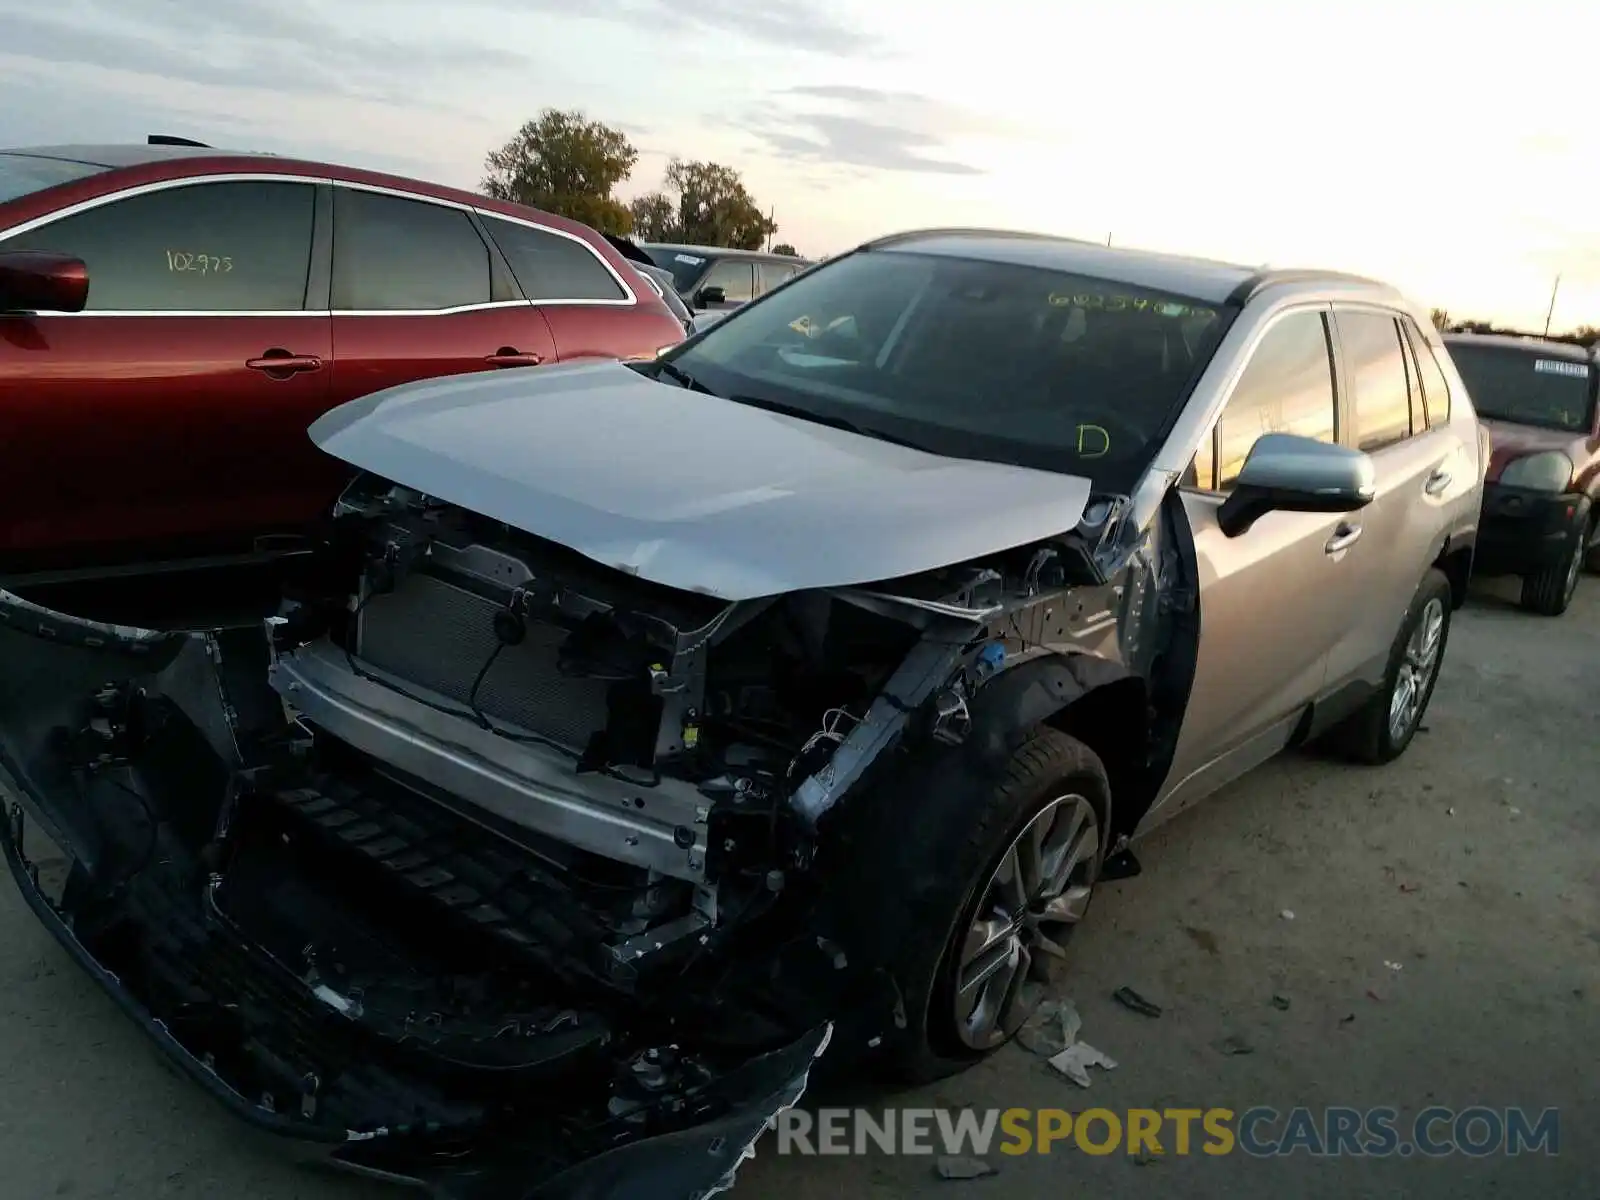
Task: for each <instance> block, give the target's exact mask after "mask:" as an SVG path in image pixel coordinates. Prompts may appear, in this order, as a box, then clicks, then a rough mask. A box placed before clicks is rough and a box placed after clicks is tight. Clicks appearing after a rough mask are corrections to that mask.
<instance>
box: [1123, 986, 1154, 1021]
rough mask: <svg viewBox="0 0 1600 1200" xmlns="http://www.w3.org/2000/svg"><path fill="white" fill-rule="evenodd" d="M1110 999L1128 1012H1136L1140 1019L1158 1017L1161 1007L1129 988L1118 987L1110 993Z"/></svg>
mask: <svg viewBox="0 0 1600 1200" xmlns="http://www.w3.org/2000/svg"><path fill="white" fill-rule="evenodd" d="M1111 998H1112V999H1113V1000H1115V1001H1116V1002H1117V1003H1118V1004H1120V1005H1122V1007H1123V1008H1125V1009H1127V1010H1128V1011H1129V1012H1136V1013H1138V1014H1139V1015H1140V1016H1141V1017H1159V1016H1160V1015H1161V1006H1160V1005H1159V1004H1156V1003H1154V1002H1153V1001H1150V1000H1146V999H1145V998H1144V997H1143V996H1141V995H1139V993H1138V992H1136V991H1134V990H1133V989H1132V988H1131V987H1119V988H1118V989H1117V990H1116V991H1114V992H1112V993H1111Z"/></svg>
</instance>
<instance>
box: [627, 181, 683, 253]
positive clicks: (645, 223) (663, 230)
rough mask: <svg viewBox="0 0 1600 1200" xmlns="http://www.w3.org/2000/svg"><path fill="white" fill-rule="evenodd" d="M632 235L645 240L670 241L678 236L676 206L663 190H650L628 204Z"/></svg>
mask: <svg viewBox="0 0 1600 1200" xmlns="http://www.w3.org/2000/svg"><path fill="white" fill-rule="evenodd" d="M628 213H629V215H630V216H631V217H632V218H633V232H634V235H635V236H636V237H638V238H640V239H642V240H644V241H646V242H672V241H676V240H677V238H678V212H677V206H676V205H674V204H673V203H672V197H670V196H668V195H666V194H665V193H664V192H650V193H648V194H646V195H643V196H640V197H639V198H638V199H637V200H635V201H634V202H633V203H632V204H630V205H628Z"/></svg>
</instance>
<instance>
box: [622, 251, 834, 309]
mask: <svg viewBox="0 0 1600 1200" xmlns="http://www.w3.org/2000/svg"><path fill="white" fill-rule="evenodd" d="M640 244H641V245H642V246H643V247H644V251H645V253H647V254H648V255H649V256H650V257H651V258H652V259H653V260H654V261H655V263H656V265H657V266H659V267H662V268H664V269H666V270H668V271H671V272H672V277H673V279H674V281H675V282H676V284H677V288H678V294H679V295H681V296H682V297H683V298H684V299H685V300H687V301H688V302H689V307H690V308H692V309H694V310H695V311H696V312H703V311H709V312H722V311H727V310H729V309H734V308H738V307H739V306H740V305H741V304H748V303H749V302H750V301H751V300H754V299H755V298H756V297H757V296H764V295H766V294H767V293H768V292H770V291H771V290H772V289H773V288H775V287H777V286H778V285H779V284H780V283H783V282H785V281H786V280H789V279H792V278H793V277H794V276H796V275H798V274H799V273H800V272H801V271H804V270H805V269H806V268H807V267H809V266H810V265H811V263H810V262H809V261H808V260H807V259H804V258H791V257H789V256H788V255H787V254H768V253H766V252H764V251H761V250H731V249H729V248H727V247H726V246H684V245H676V244H670V243H666V242H642V243H640Z"/></svg>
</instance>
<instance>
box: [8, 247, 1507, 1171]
mask: <svg viewBox="0 0 1600 1200" xmlns="http://www.w3.org/2000/svg"><path fill="white" fill-rule="evenodd" d="M311 435H312V437H313V439H314V440H315V441H316V442H317V443H318V444H319V445H320V446H321V447H322V448H323V449H324V450H325V451H327V452H328V453H330V454H332V455H334V456H336V457H338V458H340V459H343V460H344V461H345V462H347V463H349V464H351V465H353V466H354V467H356V468H359V469H360V470H361V471H362V472H363V474H362V475H361V476H360V478H359V479H358V480H357V481H356V483H354V484H353V485H352V486H351V488H350V490H349V491H348V492H347V493H346V495H345V496H344V498H343V499H342V500H341V502H340V505H339V510H338V514H337V521H336V524H337V526H338V529H339V532H338V534H337V536H336V537H335V539H334V541H333V544H331V545H330V547H329V548H328V552H327V555H326V561H325V562H324V563H323V564H322V569H321V570H320V572H313V573H311V574H309V575H308V576H307V579H310V580H312V581H313V582H312V583H309V584H308V583H307V582H306V581H305V580H302V582H301V587H300V592H299V595H298V597H297V598H296V599H295V601H294V602H292V603H288V604H286V605H285V606H284V608H283V610H282V611H281V612H280V613H279V614H278V615H277V616H275V617H274V618H272V619H271V620H270V621H269V623H268V630H267V638H266V639H265V643H264V644H263V639H262V638H261V636H260V632H259V631H249V630H246V631H243V632H240V631H223V632H215V631H213V632H207V633H203V634H201V633H195V634H189V633H153V632H148V631H141V630H136V629H128V628H125V627H117V626H110V625H103V624H96V623H93V622H89V621H84V620H81V619H76V618H72V617H67V616H63V615H62V614H59V613H53V612H49V611H46V610H43V609H40V608H38V607H35V606H32V605H29V604H27V603H26V602H25V601H22V600H20V599H17V598H15V597H5V596H3V595H0V761H3V763H4V766H5V767H6V769H7V770H8V771H9V772H10V774H11V775H12V776H13V778H14V781H15V786H16V788H17V790H18V791H19V792H20V793H21V794H22V795H23V796H24V797H25V798H26V802H27V804H28V806H29V808H30V809H31V810H32V811H33V813H34V814H35V816H36V817H38V818H39V820H40V823H41V824H42V825H43V826H44V828H45V829H46V830H47V832H48V833H49V834H50V836H51V838H52V839H53V840H55V841H56V842H57V844H58V845H59V846H60V848H61V850H62V851H63V852H64V853H65V854H66V856H67V857H68V858H69V859H70V860H71V861H72V862H73V864H74V866H73V868H72V872H71V876H70V880H69V883H68V885H67V887H66V889H65V891H64V892H63V893H61V895H60V896H59V897H58V896H54V895H49V894H47V893H46V892H45V891H44V890H43V889H42V888H41V886H40V882H39V877H38V875H37V873H36V872H34V871H33V870H32V869H31V868H30V866H29V864H28V860H27V857H26V855H25V847H24V846H23V844H22V831H23V819H22V815H21V810H17V812H16V814H15V815H14V816H13V820H12V823H11V829H10V834H11V836H10V837H9V838H8V839H7V855H8V859H9V861H10V863H11V866H12V869H13V871H14V873H15V875H16V877H17V881H18V883H19V885H20V886H21V888H22V890H23V893H24V895H25V897H26V898H27V900H28V902H29V903H30V905H31V906H32V907H33V909H34V910H35V912H36V913H37V914H38V915H39V916H40V918H41V920H43V921H44V922H45V924H46V925H47V926H48V927H49V928H50V929H51V931H52V932H53V933H54V934H55V936H56V937H57V938H59V939H60V940H61V941H62V943H63V944H64V945H66V946H67V947H68V949H69V950H70V951H71V953H72V954H73V955H74V956H76V957H77V958H78V959H79V961H80V962H81V963H82V964H83V965H84V966H85V967H86V968H87V969H88V970H89V971H90V972H91V973H92V974H93V975H94V977H95V978H96V979H97V980H98V981H99V982H100V983H101V985H102V986H104V987H105V988H106V989H107V990H108V991H110V992H111V993H112V994H113V995H114V996H116V997H117V998H118V1000H119V1001H120V1002H121V1004H122V1005H123V1007H124V1008H126V1009H127V1010H128V1011H129V1012H130V1013H131V1014H132V1015H133V1016H134V1017H135V1018H136V1019H137V1020H138V1021H140V1022H141V1023H142V1024H144V1025H145V1027H146V1028H147V1029H148V1030H149V1031H150V1032H151V1034H152V1036H154V1037H155V1038H156V1039H157V1041H158V1042H159V1043H160V1044H161V1046H162V1048H163V1049H164V1050H165V1052H166V1053H167V1054H168V1055H169V1056H170V1057H171V1058H172V1060H173V1061H174V1062H176V1063H177V1064H179V1065H180V1066H181V1067H183V1068H184V1069H186V1070H187V1071H188V1072H189V1073H190V1074H191V1075H193V1076H194V1077H195V1078H196V1079H197V1080H198V1081H199V1082H200V1083H201V1084H202V1085H203V1086H205V1087H206V1088H207V1089H208V1090H210V1091H212V1092H213V1093H215V1094H217V1095H218V1096H219V1097H221V1098H222V1099H223V1100H224V1101H226V1102H227V1103H228V1104H230V1105H231V1106H232V1107H233V1108H234V1109H235V1110H236V1111H237V1112H239V1113H240V1114H241V1115H244V1116H245V1117H247V1118H249V1119H250V1120H252V1121H254V1122H256V1123H257V1124H259V1125H261V1126H263V1127H266V1128H268V1129H271V1130H273V1131H275V1132H278V1133H282V1134H287V1135H290V1136H292V1137H295V1138H298V1139H300V1140H302V1141H306V1142H318V1143H322V1144H324V1145H326V1146H327V1147H328V1150H329V1152H330V1155H331V1156H332V1158H333V1159H334V1160H335V1161H337V1162H340V1163H343V1164H345V1165H348V1166H353V1167H358V1168H364V1169H367V1170H371V1171H381V1172H383V1173H385V1174H387V1175H390V1176H404V1177H409V1178H412V1179H415V1180H417V1181H419V1182H421V1183H423V1184H425V1185H428V1186H431V1187H433V1188H435V1189H436V1190H438V1191H440V1192H444V1191H448V1189H449V1188H450V1187H451V1185H452V1181H453V1180H461V1179H466V1178H469V1177H470V1178H473V1179H474V1180H475V1186H477V1187H478V1188H479V1189H480V1190H481V1191H482V1192H483V1193H484V1194H526V1193H528V1192H529V1191H530V1189H533V1188H534V1186H535V1185H536V1184H540V1183H542V1184H543V1185H544V1186H543V1187H541V1188H539V1194H540V1195H550V1196H558V1195H579V1194H582V1195H602V1194H604V1195H618V1194H625V1193H626V1194H634V1192H638V1193H639V1194H644V1193H651V1194H663V1195H665V1194H668V1193H670V1194H672V1195H676V1196H700V1195H706V1194H709V1193H710V1192H712V1191H713V1190H715V1189H717V1188H718V1187H720V1186H721V1185H722V1184H724V1183H725V1182H726V1181H727V1179H728V1178H729V1176H730V1174H731V1172H732V1170H733V1168H734V1167H736V1166H737V1164H738V1161H739V1158H740V1157H741V1155H742V1153H743V1151H744V1149H745V1148H746V1147H747V1146H748V1145H750V1144H751V1142H752V1141H753V1140H754V1139H755V1138H756V1137H758V1136H759V1135H760V1131H761V1129H762V1127H763V1124H764V1122H765V1121H766V1120H767V1118H768V1117H770V1116H771V1115H772V1113H773V1112H774V1111H775V1110H776V1109H777V1108H779V1107H781V1106H783V1105H785V1104H788V1103H792V1102H793V1101H794V1099H795V1098H796V1097H797V1096H798V1095H799V1093H800V1091H801V1089H802V1088H803V1087H804V1084H805V1079H806V1073H807V1070H808V1068H809V1064H810V1063H811V1061H812V1059H813V1058H814V1056H816V1055H817V1054H819V1053H821V1051H822V1049H823V1048H824V1046H826V1045H827V1044H829V1042H830V1039H831V1042H832V1044H833V1045H834V1046H835V1047H837V1048H838V1049H839V1050H840V1051H841V1052H843V1053H846V1054H848V1053H857V1054H868V1055H872V1056H876V1057H877V1058H878V1059H879V1060H881V1061H882V1062H883V1063H884V1064H885V1065H887V1066H889V1067H891V1068H892V1069H894V1070H895V1071H897V1072H898V1073H900V1074H901V1075H902V1076H908V1077H912V1078H928V1077H933V1076H938V1075H941V1074H945V1073H948V1072H951V1071H954V1070H958V1069H960V1068H961V1067H963V1066H966V1065H968V1064H970V1063H972V1062H975V1061H977V1060H978V1059H980V1058H982V1057H983V1056H984V1055H986V1054H988V1053H990V1052H991V1051H993V1050H994V1049H995V1048H997V1047H998V1046H1000V1045H1001V1044H1002V1043H1004V1042H1005V1041H1006V1040H1007V1039H1008V1038H1009V1037H1011V1036H1012V1035H1013V1034H1014V1033H1015V1032H1016V1030H1017V1029H1018V1027H1019V1026H1020V1025H1021V1023H1022V1022H1023V1021H1024V1019H1025V1018H1026V1017H1027V1016H1028V1015H1029V1012H1030V1011H1031V1006H1032V1005H1033V1004H1035V1003H1036V1001H1037V998H1038V996H1039V994H1040V992H1041V990H1042V989H1040V988H1039V987H1035V986H1028V985H1029V984H1030V983H1040V982H1048V975H1049V970H1050V969H1051V967H1052V965H1053V964H1055V963H1057V962H1058V961H1059V960H1060V959H1061V957H1062V954H1063V947H1064V945H1065V943H1066V942H1067V940H1068V939H1069V938H1070V936H1071V934H1072V932H1073V930H1074V928H1075V927H1076V926H1077V924H1078V923H1079V922H1080V921H1081V920H1082V918H1083V917H1084V915H1085V913H1086V911H1087V909H1088V906H1089V902H1090V899H1091V897H1092V895H1093V893H1094V890H1095V888H1096V885H1097V884H1099V883H1100V882H1101V881H1102V880H1103V879H1105V878H1107V877H1109V876H1116V875H1127V874H1130V873H1132V872H1133V871H1134V869H1135V868H1136V866H1137V864H1136V862H1135V861H1134V860H1133V857H1132V854H1131V852H1130V851H1129V850H1128V844H1129V842H1130V841H1131V840H1132V839H1133V838H1135V837H1136V836H1137V835H1139V834H1140V833H1142V832H1144V831H1145V830H1148V829H1149V828H1151V827H1152V826H1153V825H1154V824H1156V823H1157V822H1158V821H1160V820H1162V819H1164V818H1166V817H1168V816H1170V815H1171V814H1172V813H1174V812H1176V811H1178V810H1179V809H1180V808H1182V807H1184V806H1185V805H1187V804H1189V803H1191V802H1193V801H1194V800H1197V799H1199V798H1200V797H1201V796H1203V795H1205V794H1207V793H1209V792H1212V791H1214V790H1216V789H1217V788H1218V787H1220V786H1222V785H1223V784H1225V783H1227V782H1228V781H1229V780H1230V779H1233V778H1234V777H1236V776H1237V775H1239V774H1240V773H1242V772H1244V771H1246V770H1247V769H1249V768H1250V767H1252V766H1254V765H1256V764H1257V763H1260V762H1261V761H1263V760H1264V759H1267V758H1269V757H1270V756H1272V755H1274V754H1276V753H1278V752H1279V751H1282V750H1284V749H1287V748H1289V747H1292V746H1297V745H1301V744H1304V743H1307V742H1310V741H1312V740H1313V739H1319V740H1326V741H1331V742H1334V743H1337V744H1338V745H1339V746H1341V747H1343V748H1344V749H1345V750H1347V751H1348V752H1349V753H1350V754H1351V755H1352V756H1353V757H1354V758H1356V759H1359V760H1362V761H1365V762H1372V763H1377V762H1383V761H1386V760H1388V759H1392V758H1394V757H1395V756H1396V755H1398V754H1400V753H1401V752H1402V751H1404V750H1405V748H1406V746H1407V745H1408V743H1409V742H1410V741H1411V739H1412V737H1413V735H1414V734H1415V733H1416V730H1417V728H1418V724H1419V722H1420V721H1421V720H1422V716H1423V713H1424V711H1425V709H1426V707H1427V705H1428V701H1429V698H1430V696H1431V694H1432V691H1433V688H1434V684H1435V681H1436V679H1437V677H1438V670H1439V664H1440V660H1441V658H1442V656H1443V653H1444V650H1445V644H1446V640H1447V636H1448V632H1449V628H1450V619H1451V614H1452V612H1453V610H1454V609H1455V608H1456V607H1457V606H1458V605H1459V604H1460V603H1461V601H1462V598H1463V594H1464V592H1465V588H1466V582H1467V577H1468V573H1469V569H1470V566H1471V559H1472V554H1473V545H1474V540H1475V536H1476V523H1477V518H1478V511H1479V506H1480V499H1481V489H1482V482H1481V481H1482V478H1483V469H1482V449H1481V446H1480V442H1479V434H1478V429H1477V422H1476V421H1475V419H1474V416H1473V412H1472V407H1471V404H1470V402H1469V400H1468V398H1467V395H1466V393H1465V390H1464V389H1463V388H1462V387H1461V385H1460V381H1459V379H1458V377H1457V375H1456V373H1455V370H1454V368H1453V367H1452V365H1451V362H1450V359H1449V356H1448V355H1447V354H1446V353H1445V352H1444V349H1443V347H1442V346H1441V344H1440V342H1439V339H1438V337H1437V335H1436V334H1435V333H1434V331H1433V329H1432V327H1431V325H1430V324H1429V322H1428V321H1427V320H1426V319H1425V318H1424V317H1423V316H1422V315H1421V314H1420V313H1419V312H1418V311H1417V310H1416V309H1415V308H1414V307H1413V306H1412V305H1410V304H1409V303H1407V302H1406V301H1405V300H1404V299H1402V298H1401V297H1400V296H1399V295H1397V294H1396V293H1395V292H1393V291H1392V290H1390V289H1389V288H1387V287H1384V286H1382V285H1381V284H1377V283H1373V282H1369V281H1366V280H1361V279H1354V278H1348V277H1344V276H1337V275H1329V274H1318V273H1309V272H1284V271H1273V272H1266V273H1259V272H1256V271H1252V270H1250V269H1248V268H1243V267H1234V266H1226V265H1222V264H1217V263H1209V262H1199V261H1193V260H1188V259H1180V258H1170V257H1163V256H1158V255H1151V254H1143V253H1135V252H1131V251H1126V250H1113V249H1109V248H1106V247H1102V246H1095V245H1086V244H1081V243H1078V242H1071V241H1064V240H1059V239H1049V238H1038V237H1024V236H1015V235H1007V234H998V233H981V232H930V233H919V234H911V235H904V236H900V237H894V238H888V239H885V240H883V241H879V242H874V243H871V244H869V245H866V246H863V247H862V248H860V249H859V250H858V251H856V252H854V253H851V254H848V255H845V256H843V257H841V258H838V259H836V260H833V261H831V262H828V263H825V264H823V265H821V266H819V267H818V268H816V269H814V270H813V271H811V272H808V273H807V274H805V275H803V276H801V277H798V278H796V279H795V280H793V281H792V282H790V283H789V284H787V285H786V286H784V287H782V288H779V289H777V290H775V291H773V292H772V293H770V294H769V295H767V296H765V297H763V298H762V299H760V300H758V301H756V302H754V303H752V304H750V305H749V306H748V307H746V308H743V309H741V310H739V311H738V312H736V313H734V314H733V315H731V316H729V317H728V318H727V319H726V320H724V321H723V322H721V323H719V324H718V325H716V326H714V327H713V328H711V329H710V330H707V331H706V332H704V333H701V334H699V335H698V336H696V337H694V338H691V339H690V340H688V341H687V342H685V343H683V344H682V345H680V346H678V347H675V348H673V349H672V350H669V351H667V352H665V353H664V354H663V355H662V356H661V357H659V358H658V359H656V360H655V361H653V362H648V363H629V364H623V363H592V362H591V363H579V364H572V365H559V366H555V367H542V368H540V369H538V370H532V371H511V372H501V373H495V374H490V375H473V376H462V377H454V378H447V379H441V380H435V381H431V382H424V383H417V384H412V385H408V386H406V387H401V388H397V389H394V390H392V391H389V392H386V393H379V394H377V395H374V396H370V397H368V398H366V399H363V400H359V401H357V402H355V403H352V404H349V405H346V406H345V407H343V408H341V409H338V410H335V411H334V412H333V413H331V414H329V415H328V416H326V417H324V418H322V419H321V420H319V421H318V422H317V423H316V425H314V426H313V427H312V430H311ZM601 1180H604V1181H606V1182H605V1186H602V1183H601V1182H600V1181H601ZM630 1187H631V1188H632V1189H633V1191H629V1188H630ZM608 1188H614V1189H615V1191H612V1190H608Z"/></svg>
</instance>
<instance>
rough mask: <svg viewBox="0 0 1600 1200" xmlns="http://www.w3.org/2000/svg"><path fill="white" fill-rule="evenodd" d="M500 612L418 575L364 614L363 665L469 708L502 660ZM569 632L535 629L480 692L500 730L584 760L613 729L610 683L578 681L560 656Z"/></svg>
mask: <svg viewBox="0 0 1600 1200" xmlns="http://www.w3.org/2000/svg"><path fill="white" fill-rule="evenodd" d="M497 608H498V605H496V604H495V603H494V602H493V601H492V600H486V599H484V598H483V597H482V596H478V595H475V594H474V593H472V592H469V591H467V590H466V589H464V588H459V587H456V586H455V585H454V584H450V583H446V582H445V581H444V580H442V579H439V578H437V577H435V576H432V575H427V574H424V573H422V572H420V571H419V572H413V573H411V574H410V575H407V576H406V577H405V578H404V579H403V580H402V581H401V582H400V585H399V586H398V587H397V588H396V589H395V590H394V591H393V592H391V593H385V594H380V595H375V596H372V597H370V598H369V599H368V600H367V603H366V605H365V607H363V608H362V610H361V627H360V630H359V634H358V642H357V645H358V649H357V654H358V656H359V657H360V658H361V659H362V660H363V661H364V662H366V663H367V664H368V665H369V666H372V667H375V668H377V670H379V671H381V672H384V673H386V674H388V675H392V676H394V677H395V678H396V679H399V680H403V681H409V682H411V683H414V684H417V685H419V686H421V687H424V688H427V689H429V690H430V691H433V692H437V693H439V694H440V695H441V696H444V697H446V698H448V699H450V700H452V701H454V702H455V703H457V704H460V705H461V706H463V707H465V706H466V704H467V701H468V698H469V697H470V696H471V693H472V682H473V680H474V679H476V678H477V675H478V672H479V671H481V670H482V669H483V664H484V663H485V662H487V661H488V660H489V656H490V655H491V654H493V653H494V649H495V646H496V645H498V644H499V643H498V639H496V637H495V633H494V624H493V621H494V614H495V611H496V609H497ZM566 636H567V631H566V630H565V629H563V628H561V627H560V626H558V625H545V624H539V623H536V622H533V621H529V622H528V634H527V637H526V638H525V639H524V640H523V641H522V642H521V644H519V645H516V646H504V647H502V648H501V650H500V653H499V655H498V656H497V657H496V658H495V660H494V665H493V666H491V667H490V668H489V672H488V674H487V675H485V676H484V679H483V683H482V684H480V685H479V687H478V696H477V707H478V709H479V711H480V712H482V713H483V714H484V715H485V716H486V717H488V718H489V719H490V720H492V721H494V722H495V723H496V724H499V725H505V726H510V727H513V728H516V729H520V730H524V731H527V732H529V733H536V734H539V735H541V736H543V737H547V738H551V739H553V740H555V741H557V742H560V743H561V744H562V745H564V746H568V747H570V748H571V749H573V750H576V751H582V750H583V748H584V747H585V746H586V745H587V744H588V742H589V738H590V736H591V735H592V734H593V733H594V732H595V731H596V730H597V729H601V728H603V727H604V726H605V723H606V687H607V685H606V682H605V681H604V680H598V679H582V678H576V679H574V678H569V677H566V676H563V675H562V674H561V673H560V671H559V670H558V669H557V665H556V654H557V651H558V650H559V649H560V646H561V643H562V641H563V639H565V638H566Z"/></svg>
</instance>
